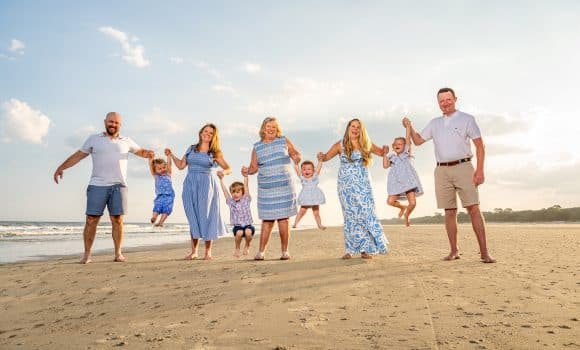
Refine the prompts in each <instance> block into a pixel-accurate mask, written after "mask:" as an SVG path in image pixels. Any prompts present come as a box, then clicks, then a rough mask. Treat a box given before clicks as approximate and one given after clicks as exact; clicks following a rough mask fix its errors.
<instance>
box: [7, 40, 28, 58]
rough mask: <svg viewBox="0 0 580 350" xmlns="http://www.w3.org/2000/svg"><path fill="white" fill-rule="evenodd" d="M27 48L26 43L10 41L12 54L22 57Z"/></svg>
mask: <svg viewBox="0 0 580 350" xmlns="http://www.w3.org/2000/svg"><path fill="white" fill-rule="evenodd" d="M25 47H26V45H24V43H23V42H22V41H20V40H18V39H12V41H10V48H9V50H10V52H15V53H19V54H21V55H23V54H24V48H25Z"/></svg>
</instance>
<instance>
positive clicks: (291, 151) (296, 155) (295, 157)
mask: <svg viewBox="0 0 580 350" xmlns="http://www.w3.org/2000/svg"><path fill="white" fill-rule="evenodd" d="M286 146H287V147H288V155H289V156H290V158H292V161H294V164H298V163H300V160H301V159H302V155H301V154H300V152H299V151H298V149H296V147H295V146H294V144H293V143H292V141H290V139H289V138H287V137H286Z"/></svg>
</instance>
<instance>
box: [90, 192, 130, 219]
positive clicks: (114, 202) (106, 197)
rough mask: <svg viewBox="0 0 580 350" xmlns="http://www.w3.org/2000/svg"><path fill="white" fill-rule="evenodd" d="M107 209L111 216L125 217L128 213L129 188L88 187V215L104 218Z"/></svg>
mask: <svg viewBox="0 0 580 350" xmlns="http://www.w3.org/2000/svg"><path fill="white" fill-rule="evenodd" d="M105 207H107V209H109V215H113V216H117V215H125V214H126V213H127V187H126V186H123V185H113V186H93V185H89V186H88V187H87V211H86V213H85V214H86V215H90V216H102V215H103V212H104V211H105Z"/></svg>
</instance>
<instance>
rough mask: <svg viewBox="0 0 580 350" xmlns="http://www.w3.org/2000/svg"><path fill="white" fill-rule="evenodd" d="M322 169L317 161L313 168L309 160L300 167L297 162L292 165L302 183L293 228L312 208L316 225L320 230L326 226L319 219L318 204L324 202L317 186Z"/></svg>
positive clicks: (322, 194)
mask: <svg viewBox="0 0 580 350" xmlns="http://www.w3.org/2000/svg"><path fill="white" fill-rule="evenodd" d="M321 169H322V162H321V161H318V164H317V165H316V168H314V163H312V162H311V161H309V160H305V161H303V162H302V164H301V165H300V167H298V164H295V165H294V170H296V175H298V177H299V178H300V182H301V183H302V190H300V194H298V205H299V206H300V210H299V211H298V214H296V219H294V225H292V227H293V228H296V226H298V222H300V219H302V217H304V215H305V214H306V212H307V211H308V209H312V214H313V215H314V220H316V225H317V226H318V228H319V229H321V230H326V227H325V226H323V225H322V220H321V219H320V205H321V204H324V203H325V202H326V198H325V197H324V192H322V190H321V189H320V188H319V187H318V176H319V175H320V170H321Z"/></svg>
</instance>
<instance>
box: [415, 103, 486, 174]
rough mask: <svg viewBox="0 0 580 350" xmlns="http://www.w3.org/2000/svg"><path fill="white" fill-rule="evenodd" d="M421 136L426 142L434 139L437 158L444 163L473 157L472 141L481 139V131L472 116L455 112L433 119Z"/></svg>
mask: <svg viewBox="0 0 580 350" xmlns="http://www.w3.org/2000/svg"><path fill="white" fill-rule="evenodd" d="M419 135H421V137H422V138H423V140H425V141H428V140H431V139H433V144H434V145H435V158H436V159H437V162H439V163H443V162H452V161H455V160H459V159H462V158H471V157H473V153H471V143H470V141H471V140H473V139H478V138H481V131H479V127H478V126H477V123H476V122H475V118H474V117H473V116H472V115H470V114H467V113H463V112H461V111H455V113H453V114H452V115H450V116H448V117H446V116H441V117H437V118H434V119H432V120H431V121H430V122H429V124H427V126H426V127H425V129H423V131H421V133H420V134H419Z"/></svg>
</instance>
